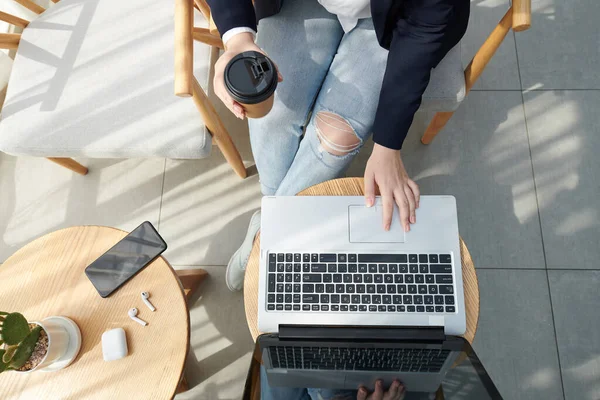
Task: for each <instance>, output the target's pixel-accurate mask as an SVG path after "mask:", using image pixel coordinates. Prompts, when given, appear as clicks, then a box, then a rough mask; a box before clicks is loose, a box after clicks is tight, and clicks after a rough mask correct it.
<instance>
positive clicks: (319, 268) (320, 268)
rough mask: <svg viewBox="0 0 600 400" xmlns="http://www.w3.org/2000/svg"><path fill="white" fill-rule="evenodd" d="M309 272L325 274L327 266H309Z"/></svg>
mask: <svg viewBox="0 0 600 400" xmlns="http://www.w3.org/2000/svg"><path fill="white" fill-rule="evenodd" d="M310 272H327V265H325V264H313V265H311V266H310Z"/></svg>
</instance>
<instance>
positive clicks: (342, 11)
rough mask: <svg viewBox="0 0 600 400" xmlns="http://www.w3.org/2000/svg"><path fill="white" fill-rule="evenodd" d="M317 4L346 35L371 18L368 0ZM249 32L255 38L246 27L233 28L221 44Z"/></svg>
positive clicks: (331, 1)
mask: <svg viewBox="0 0 600 400" xmlns="http://www.w3.org/2000/svg"><path fill="white" fill-rule="evenodd" d="M319 3H320V4H321V5H322V6H323V7H325V9H326V10H327V11H329V12H330V13H332V14H335V15H337V17H338V20H339V21H340V24H341V25H342V29H344V32H346V33H348V32H350V31H351V30H352V29H354V27H355V26H356V24H357V23H358V20H359V19H361V18H369V17H370V16H371V4H370V0H319ZM244 32H249V33H252V35H254V36H255V37H256V32H255V31H254V30H253V29H250V28H247V27H239V28H233V29H230V30H228V31H227V32H225V34H223V43H224V44H227V41H228V40H229V39H231V38H232V37H233V36H235V35H237V34H238V33H244Z"/></svg>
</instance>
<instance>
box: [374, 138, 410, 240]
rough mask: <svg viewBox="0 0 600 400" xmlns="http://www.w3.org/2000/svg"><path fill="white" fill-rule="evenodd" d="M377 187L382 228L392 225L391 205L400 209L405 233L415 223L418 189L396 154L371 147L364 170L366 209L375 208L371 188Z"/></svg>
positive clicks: (381, 148)
mask: <svg viewBox="0 0 600 400" xmlns="http://www.w3.org/2000/svg"><path fill="white" fill-rule="evenodd" d="M376 184H377V186H378V187H379V193H380V194H381V200H382V203H383V228H384V229H385V230H386V231H388V230H390V225H391V224H392V216H393V213H394V203H396V204H397V205H398V208H399V209H400V222H401V224H402V227H403V228H404V231H405V232H408V231H409V230H410V224H414V223H415V222H417V219H416V216H415V209H417V208H419V201H420V197H421V194H420V192H419V186H418V185H417V184H416V183H415V182H414V181H413V180H412V179H410V178H409V177H408V174H407V173H406V169H405V168H404V164H403V163H402V159H401V158H400V150H393V149H388V148H387V147H383V146H381V145H378V144H377V143H375V147H373V153H371V157H369V161H368V162H367V168H366V169H365V201H366V205H367V207H371V206H373V205H374V204H375V185H376Z"/></svg>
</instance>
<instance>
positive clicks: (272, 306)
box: [267, 304, 275, 311]
mask: <svg viewBox="0 0 600 400" xmlns="http://www.w3.org/2000/svg"><path fill="white" fill-rule="evenodd" d="M267 310H269V311H273V310H275V304H269V305H268V306H267Z"/></svg>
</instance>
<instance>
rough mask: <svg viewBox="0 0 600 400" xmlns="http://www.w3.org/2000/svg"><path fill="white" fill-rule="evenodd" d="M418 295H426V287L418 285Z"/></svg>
mask: <svg viewBox="0 0 600 400" xmlns="http://www.w3.org/2000/svg"><path fill="white" fill-rule="evenodd" d="M419 294H427V285H419Z"/></svg>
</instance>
